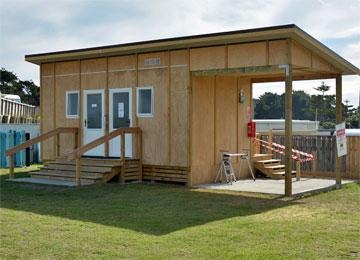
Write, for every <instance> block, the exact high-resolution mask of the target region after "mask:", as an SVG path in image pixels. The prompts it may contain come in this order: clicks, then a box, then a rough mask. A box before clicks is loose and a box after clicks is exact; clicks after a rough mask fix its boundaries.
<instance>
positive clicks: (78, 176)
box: [66, 127, 142, 186]
mask: <svg viewBox="0 0 360 260" xmlns="http://www.w3.org/2000/svg"><path fill="white" fill-rule="evenodd" d="M127 133H131V134H139V142H140V144H139V148H138V149H139V150H140V151H137V152H138V153H139V168H141V170H140V171H139V176H140V177H141V175H142V143H141V142H142V141H141V134H142V132H141V129H140V128H139V127H124V128H119V129H116V130H114V131H112V132H111V133H108V134H107V135H104V136H102V137H100V138H98V139H95V140H94V141H92V142H90V143H88V144H86V145H83V146H81V147H79V148H77V149H75V150H74V151H73V152H71V153H69V154H68V155H67V156H66V157H67V159H68V160H69V161H70V160H74V159H75V163H76V167H75V171H76V172H75V182H76V185H77V186H80V185H81V181H80V180H81V169H80V166H81V156H82V155H83V154H84V153H86V152H87V151H89V150H91V149H93V148H95V147H97V146H99V145H101V144H103V143H106V142H108V141H110V140H111V139H113V138H115V137H117V136H120V137H121V147H120V155H121V157H120V161H121V164H122V167H121V175H120V177H121V182H124V181H125V180H124V174H125V134H127ZM140 177H139V178H140Z"/></svg>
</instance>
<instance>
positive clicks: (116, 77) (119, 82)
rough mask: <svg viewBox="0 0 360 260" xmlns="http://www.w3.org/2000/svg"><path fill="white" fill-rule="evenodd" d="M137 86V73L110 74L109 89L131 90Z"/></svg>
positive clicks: (121, 72)
mask: <svg viewBox="0 0 360 260" xmlns="http://www.w3.org/2000/svg"><path fill="white" fill-rule="evenodd" d="M135 84H136V72H135V71H117V72H110V73H109V88H131V87H134V86H135Z"/></svg>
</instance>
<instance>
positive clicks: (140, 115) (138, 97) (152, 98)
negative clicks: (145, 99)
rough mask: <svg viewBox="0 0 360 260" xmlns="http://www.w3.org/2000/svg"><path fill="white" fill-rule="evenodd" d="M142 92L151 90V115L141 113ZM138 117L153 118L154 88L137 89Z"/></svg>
mask: <svg viewBox="0 0 360 260" xmlns="http://www.w3.org/2000/svg"><path fill="white" fill-rule="evenodd" d="M141 90H151V112H150V113H140V112H139V109H140V107H139V104H140V102H139V99H140V95H139V94H140V91H141ZM136 115H137V117H153V116H154V87H153V86H146V87H137V88H136Z"/></svg>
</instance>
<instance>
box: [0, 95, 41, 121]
mask: <svg viewBox="0 0 360 260" xmlns="http://www.w3.org/2000/svg"><path fill="white" fill-rule="evenodd" d="M38 121H39V108H38V107H36V106H32V105H28V104H24V103H18V102H15V101H13V100H10V99H6V98H0V123H4V124H10V123H37V122H38Z"/></svg>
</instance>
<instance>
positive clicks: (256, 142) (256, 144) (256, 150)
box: [255, 133, 261, 154]
mask: <svg viewBox="0 0 360 260" xmlns="http://www.w3.org/2000/svg"><path fill="white" fill-rule="evenodd" d="M256 139H260V134H259V133H257V134H256ZM260 147H261V146H260V141H258V140H256V141H255V154H260V150H261V148H260Z"/></svg>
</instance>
